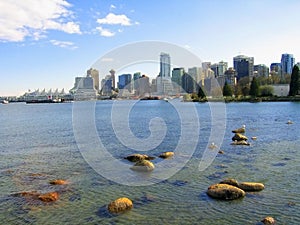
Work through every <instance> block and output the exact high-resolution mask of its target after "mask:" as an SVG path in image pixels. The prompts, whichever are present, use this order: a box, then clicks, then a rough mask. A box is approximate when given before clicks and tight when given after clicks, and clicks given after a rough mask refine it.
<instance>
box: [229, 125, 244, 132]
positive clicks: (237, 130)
mask: <svg viewBox="0 0 300 225" xmlns="http://www.w3.org/2000/svg"><path fill="white" fill-rule="evenodd" d="M245 132H246V126H245V125H243V126H242V127H240V128H238V129H235V130H233V131H232V133H245Z"/></svg>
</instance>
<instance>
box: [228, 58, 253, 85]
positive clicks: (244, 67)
mask: <svg viewBox="0 0 300 225" xmlns="http://www.w3.org/2000/svg"><path fill="white" fill-rule="evenodd" d="M253 66H254V58H253V57H248V56H245V55H238V56H236V57H234V58H233V67H234V69H235V71H236V73H237V80H239V79H241V78H243V77H249V78H250V79H251V78H252V77H253V75H254V74H253Z"/></svg>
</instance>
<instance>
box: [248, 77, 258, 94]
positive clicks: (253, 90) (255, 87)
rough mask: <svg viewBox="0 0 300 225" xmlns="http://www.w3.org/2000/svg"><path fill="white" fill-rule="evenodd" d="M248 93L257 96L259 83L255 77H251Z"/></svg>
mask: <svg viewBox="0 0 300 225" xmlns="http://www.w3.org/2000/svg"><path fill="white" fill-rule="evenodd" d="M249 95H251V96H252V97H257V96H259V83H258V81H257V79H256V77H253V79H252V81H251V85H250V90H249Z"/></svg>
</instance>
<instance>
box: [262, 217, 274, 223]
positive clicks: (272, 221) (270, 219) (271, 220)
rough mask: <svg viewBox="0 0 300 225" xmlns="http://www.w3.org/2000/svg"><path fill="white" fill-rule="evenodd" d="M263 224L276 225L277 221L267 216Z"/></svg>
mask: <svg viewBox="0 0 300 225" xmlns="http://www.w3.org/2000/svg"><path fill="white" fill-rule="evenodd" d="M261 222H262V223H263V224H266V225H273V224H275V219H274V218H273V217H270V216H267V217H266V218H264V219H263V220H262V221H261Z"/></svg>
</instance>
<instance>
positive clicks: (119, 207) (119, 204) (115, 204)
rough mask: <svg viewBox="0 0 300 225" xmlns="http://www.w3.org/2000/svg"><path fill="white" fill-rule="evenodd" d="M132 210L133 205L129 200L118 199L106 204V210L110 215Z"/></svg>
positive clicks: (124, 198)
mask: <svg viewBox="0 0 300 225" xmlns="http://www.w3.org/2000/svg"><path fill="white" fill-rule="evenodd" d="M132 208H133V203H132V201H131V200H130V199H129V198H126V197H123V198H118V199H116V200H115V201H112V202H111V203H109V204H108V206H107V209H108V211H109V212H110V213H121V212H125V211H128V210H130V209H132Z"/></svg>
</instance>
